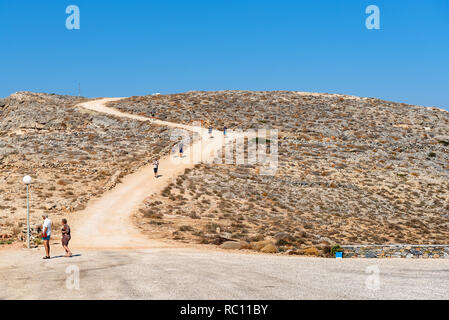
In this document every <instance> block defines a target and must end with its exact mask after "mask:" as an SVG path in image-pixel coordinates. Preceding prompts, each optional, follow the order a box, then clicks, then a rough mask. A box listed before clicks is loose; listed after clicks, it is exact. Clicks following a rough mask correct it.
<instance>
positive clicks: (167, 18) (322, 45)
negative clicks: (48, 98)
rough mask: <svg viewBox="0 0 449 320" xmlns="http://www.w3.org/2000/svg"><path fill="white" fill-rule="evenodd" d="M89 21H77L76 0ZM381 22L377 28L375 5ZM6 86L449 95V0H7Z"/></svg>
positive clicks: (90, 92) (3, 92) (89, 92)
mask: <svg viewBox="0 0 449 320" xmlns="http://www.w3.org/2000/svg"><path fill="white" fill-rule="evenodd" d="M71 4H75V5H78V6H79V8H80V10H81V29H80V30H72V31H69V30H67V29H66V27H65V20H66V18H67V17H68V15H67V14H66V13H65V9H66V7H67V6H68V5H71ZM370 4H375V5H377V6H379V8H380V10H381V30H367V29H366V28H365V19H366V17H367V15H366V14H365V8H366V7H367V6H368V5H370ZM0 43H1V44H2V45H1V48H0V61H1V62H0V63H1V64H0V97H5V96H8V95H9V94H11V93H13V92H16V91H23V90H27V91H37V92H49V93H62V94H72V95H76V94H77V90H78V82H81V93H82V95H85V96H88V97H97V96H131V95H144V94H150V93H154V92H161V93H175V92H184V91H189V90H225V89H245V90H299V91H313V92H331V93H345V94H353V95H360V96H367V97H378V98H383V99H387V100H393V101H400V102H407V103H412V104H420V105H425V106H439V107H443V108H446V109H447V108H448V107H449V1H448V0H370V1H356V0H292V1H286V0H277V1H274V0H273V1H265V0H257V1H256V0H255V1H247V0H209V1H200V0H179V1H178V0H176V1H175V0H160V1H151V0H141V1H137V0H127V1H114V0H109V1H106V0H71V1H63V0H57V1H55V0H39V1H38V0H17V1H9V0H0Z"/></svg>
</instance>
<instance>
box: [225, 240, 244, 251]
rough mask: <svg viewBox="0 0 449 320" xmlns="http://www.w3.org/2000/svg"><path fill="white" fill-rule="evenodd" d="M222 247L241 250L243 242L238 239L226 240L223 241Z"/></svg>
mask: <svg viewBox="0 0 449 320" xmlns="http://www.w3.org/2000/svg"><path fill="white" fill-rule="evenodd" d="M220 248H222V249H232V250H239V249H241V248H242V244H241V243H240V242H238V241H226V242H223V243H222V244H221V245H220Z"/></svg>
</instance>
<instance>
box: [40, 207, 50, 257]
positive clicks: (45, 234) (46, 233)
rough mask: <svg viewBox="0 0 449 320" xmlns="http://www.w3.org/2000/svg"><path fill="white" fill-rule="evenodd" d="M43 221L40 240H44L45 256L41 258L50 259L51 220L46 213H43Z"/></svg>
mask: <svg viewBox="0 0 449 320" xmlns="http://www.w3.org/2000/svg"><path fill="white" fill-rule="evenodd" d="M42 218H43V219H44V223H43V225H42V240H43V241H44V248H45V257H44V258H43V259H50V236H51V220H50V219H49V218H48V214H43V215H42Z"/></svg>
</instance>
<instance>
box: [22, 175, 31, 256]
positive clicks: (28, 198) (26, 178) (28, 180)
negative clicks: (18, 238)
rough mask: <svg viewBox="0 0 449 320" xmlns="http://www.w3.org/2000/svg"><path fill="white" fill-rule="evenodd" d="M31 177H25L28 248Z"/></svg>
mask: <svg viewBox="0 0 449 320" xmlns="http://www.w3.org/2000/svg"><path fill="white" fill-rule="evenodd" d="M31 181H32V179H31V177H30V176H25V177H23V183H24V184H25V185H26V186H27V248H28V249H29V248H30V184H31Z"/></svg>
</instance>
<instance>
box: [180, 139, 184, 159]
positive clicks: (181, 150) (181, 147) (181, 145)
mask: <svg viewBox="0 0 449 320" xmlns="http://www.w3.org/2000/svg"><path fill="white" fill-rule="evenodd" d="M183 148H184V145H183V144H182V142H181V143H179V157H180V158H182V154H183V153H184V149H183Z"/></svg>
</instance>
